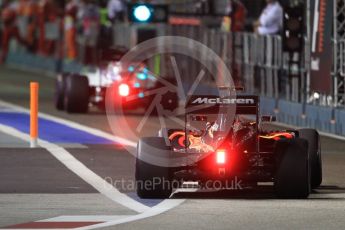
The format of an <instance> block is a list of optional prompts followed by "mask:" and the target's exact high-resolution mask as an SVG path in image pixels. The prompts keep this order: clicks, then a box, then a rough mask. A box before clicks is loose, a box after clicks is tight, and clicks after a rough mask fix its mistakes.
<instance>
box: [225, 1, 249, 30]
mask: <svg viewBox="0 0 345 230" xmlns="http://www.w3.org/2000/svg"><path fill="white" fill-rule="evenodd" d="M226 14H227V16H225V17H224V18H223V23H222V30H223V31H225V32H230V31H231V32H239V31H243V30H244V24H245V20H246V15H247V9H246V7H245V6H244V5H243V4H242V3H241V2H240V1H238V0H230V1H229V2H228V5H227V8H226Z"/></svg>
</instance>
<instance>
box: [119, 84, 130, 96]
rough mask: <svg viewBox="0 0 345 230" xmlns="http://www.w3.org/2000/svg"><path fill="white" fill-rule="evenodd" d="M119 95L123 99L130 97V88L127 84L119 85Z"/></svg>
mask: <svg viewBox="0 0 345 230" xmlns="http://www.w3.org/2000/svg"><path fill="white" fill-rule="evenodd" d="M119 94H120V96H122V97H127V96H128V95H129V86H128V85H127V84H121V85H119Z"/></svg>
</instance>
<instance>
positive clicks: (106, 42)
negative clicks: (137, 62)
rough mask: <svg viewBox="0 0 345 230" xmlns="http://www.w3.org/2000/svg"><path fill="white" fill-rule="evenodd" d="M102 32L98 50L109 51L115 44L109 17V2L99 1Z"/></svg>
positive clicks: (106, 0)
mask: <svg viewBox="0 0 345 230" xmlns="http://www.w3.org/2000/svg"><path fill="white" fill-rule="evenodd" d="M99 15H100V32H99V39H98V48H100V49H107V48H109V47H111V45H112V44H113V36H112V35H113V34H112V33H113V28H112V22H111V20H110V19H109V17H108V0H99Z"/></svg>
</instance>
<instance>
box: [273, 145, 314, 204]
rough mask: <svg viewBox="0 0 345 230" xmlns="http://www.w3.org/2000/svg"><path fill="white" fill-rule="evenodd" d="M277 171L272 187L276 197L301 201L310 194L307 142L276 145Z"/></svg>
mask: <svg viewBox="0 0 345 230" xmlns="http://www.w3.org/2000/svg"><path fill="white" fill-rule="evenodd" d="M276 154H277V166H278V167H277V171H276V175H275V180H274V187H275V192H276V195H277V197H279V198H284V199H303V198H307V197H308V196H309V194H310V168H309V156H308V142H307V141H306V140H304V139H294V140H290V141H280V142H278V143H277V148H276Z"/></svg>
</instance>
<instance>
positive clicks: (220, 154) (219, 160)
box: [217, 150, 226, 164]
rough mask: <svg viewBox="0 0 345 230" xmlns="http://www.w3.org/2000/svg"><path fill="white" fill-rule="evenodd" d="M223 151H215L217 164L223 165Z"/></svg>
mask: <svg viewBox="0 0 345 230" xmlns="http://www.w3.org/2000/svg"><path fill="white" fill-rule="evenodd" d="M225 154H226V153H225V150H217V163H218V164H225Z"/></svg>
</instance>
